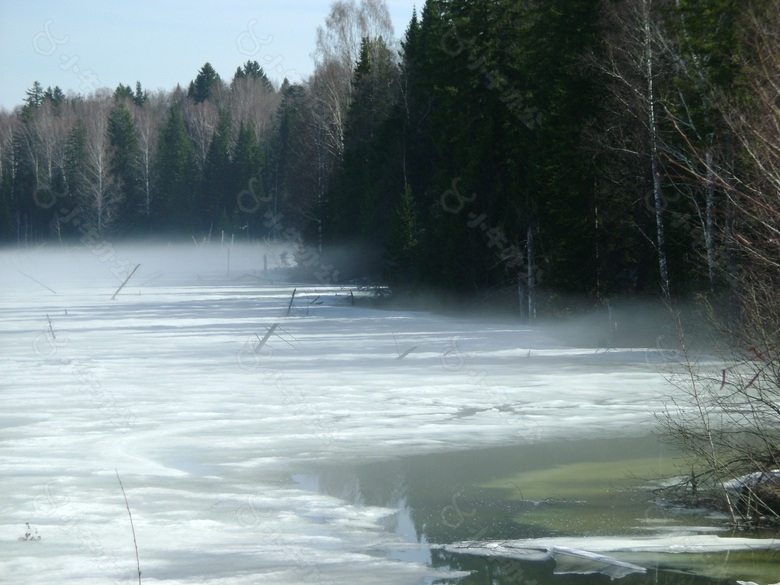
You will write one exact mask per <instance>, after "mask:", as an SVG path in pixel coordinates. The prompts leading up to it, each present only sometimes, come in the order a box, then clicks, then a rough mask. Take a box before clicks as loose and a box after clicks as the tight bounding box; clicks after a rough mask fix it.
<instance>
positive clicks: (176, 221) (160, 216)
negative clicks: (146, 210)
mask: <svg viewBox="0 0 780 585" xmlns="http://www.w3.org/2000/svg"><path fill="white" fill-rule="evenodd" d="M155 175H156V181H155V185H156V193H155V197H154V199H153V201H152V218H151V220H152V225H153V226H155V227H156V228H159V229H171V230H174V231H177V232H184V233H187V232H190V233H191V232H192V231H193V230H195V229H197V228H198V227H202V226H199V225H198V224H197V218H196V210H197V209H198V207H199V197H198V183H199V182H200V181H199V172H198V165H197V162H196V157H195V149H194V148H193V146H192V142H190V139H189V137H188V136H187V130H186V129H185V127H184V118H183V117H182V113H181V109H180V108H179V106H178V105H175V104H174V105H173V106H171V108H170V111H169V114H168V120H167V122H166V123H165V125H164V126H163V128H162V131H161V132H160V139H159V142H158V145H157V155H156V164H155Z"/></svg>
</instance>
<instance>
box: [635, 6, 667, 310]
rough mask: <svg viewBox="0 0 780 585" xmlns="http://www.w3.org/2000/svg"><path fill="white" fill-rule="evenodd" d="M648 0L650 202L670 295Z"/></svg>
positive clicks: (663, 276)
mask: <svg viewBox="0 0 780 585" xmlns="http://www.w3.org/2000/svg"><path fill="white" fill-rule="evenodd" d="M650 3H651V0H643V2H642V20H643V22H642V26H643V29H644V49H645V54H644V60H645V75H646V81H647V88H646V90H647V95H646V96H645V99H646V100H647V117H648V120H647V123H648V130H649V132H650V170H651V174H652V176H653V202H654V207H655V228H656V242H655V245H656V248H657V251H658V270H659V273H660V277H661V293H662V294H663V295H664V296H665V297H667V296H669V269H668V263H667V259H666V236H665V232H664V219H663V211H664V199H663V193H662V192H661V172H660V165H659V162H658V125H657V121H656V115H655V88H654V79H653V77H654V75H655V71H654V69H655V67H654V65H655V63H654V61H655V55H654V51H653V37H652V30H651V26H650V10H651V6H650Z"/></svg>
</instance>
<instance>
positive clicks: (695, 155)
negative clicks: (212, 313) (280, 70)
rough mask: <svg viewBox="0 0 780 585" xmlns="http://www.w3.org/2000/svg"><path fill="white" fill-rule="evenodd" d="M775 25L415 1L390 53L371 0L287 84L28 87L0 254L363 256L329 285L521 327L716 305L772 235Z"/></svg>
mask: <svg viewBox="0 0 780 585" xmlns="http://www.w3.org/2000/svg"><path fill="white" fill-rule="evenodd" d="M779 8H780V7H779V6H778V2H777V1H766V2H755V1H749V0H674V1H672V0H545V1H544V2H541V1H534V0H511V1H509V0H468V1H466V0H428V1H426V2H425V3H424V5H423V6H422V7H421V8H420V10H419V11H418V12H415V13H414V14H413V15H412V16H411V20H410V22H409V24H408V28H407V29H406V31H405V33H404V34H403V35H402V38H401V39H400V40H396V39H395V37H394V34H393V31H392V26H391V24H390V18H389V15H388V12H387V9H386V7H385V5H384V3H383V2H382V1H381V0H362V1H361V2H360V3H357V2H355V1H354V0H351V1H338V2H334V3H333V5H332V7H331V13H330V15H329V17H328V19H327V21H326V22H325V23H324V24H323V26H321V27H320V28H319V30H317V31H316V35H317V50H316V53H315V55H314V58H315V69H314V72H313V74H312V75H311V76H310V77H309V78H308V79H306V80H305V81H303V82H302V83H291V82H290V81H288V80H284V81H283V82H282V83H281V84H274V83H272V82H271V81H270V80H269V78H268V77H267V75H266V73H265V72H264V71H263V69H262V67H260V65H259V64H258V63H257V62H256V61H247V62H246V63H244V64H242V65H241V66H239V67H238V68H237V69H236V71H235V72H234V73H232V75H229V76H227V77H222V76H221V75H220V74H218V73H217V72H216V71H215V70H214V68H213V67H212V66H211V65H210V64H209V63H206V64H204V65H203V67H202V68H201V69H200V70H199V71H197V72H193V73H194V78H193V80H192V81H191V82H190V83H189V85H188V87H186V88H183V87H176V88H175V89H173V90H172V91H158V92H154V93H149V92H147V91H145V90H144V89H143V86H142V84H141V83H140V82H138V83H135V85H134V86H130V85H127V86H125V85H119V86H118V87H117V88H115V89H114V90H113V91H112V90H109V89H106V90H100V91H97V92H95V93H94V94H90V95H76V94H67V95H66V94H64V93H63V91H62V90H61V89H60V88H58V87H54V88H51V87H45V88H44V84H41V83H39V82H37V81H36V82H34V83H33V84H32V86H31V87H30V89H29V90H28V91H27V94H26V96H20V98H23V103H21V104H20V105H19V107H17V108H16V109H15V110H14V111H13V112H2V113H0V239H2V240H3V241H4V242H8V243H16V244H18V245H26V246H32V245H37V244H40V243H42V242H48V243H49V245H71V244H72V243H74V242H75V243H78V242H79V241H80V242H82V243H85V244H87V245H90V243H91V242H94V241H96V240H97V239H99V238H110V239H116V240H119V239H124V238H135V237H164V238H186V239H191V238H195V239H196V241H203V240H204V239H205V240H208V239H214V238H223V237H230V238H233V239H234V240H235V239H239V240H241V239H243V240H257V239H261V240H262V239H273V240H285V239H288V240H293V241H297V242H298V243H299V244H300V247H301V250H302V251H305V253H306V254H307V260H306V261H305V262H303V263H302V265H303V264H306V265H311V266H314V267H317V266H323V265H325V264H327V263H328V262H329V261H328V260H327V258H329V254H330V251H331V250H334V249H336V248H337V247H338V248H339V249H340V250H345V249H346V250H351V251H352V252H353V253H354V254H355V255H357V256H359V257H360V259H361V262H360V263H357V264H355V265H354V267H353V268H350V267H348V266H346V265H344V266H343V268H342V270H341V271H340V272H339V274H340V278H341V281H344V280H349V279H352V278H359V277H360V278H362V277H368V278H371V279H373V280H374V281H377V282H384V283H388V284H390V285H391V286H393V287H394V288H395V289H397V290H414V289H418V288H422V287H425V288H429V289H436V290H440V291H443V292H448V293H454V294H458V295H469V296H474V295H476V296H481V297H483V298H485V297H486V296H489V295H490V294H493V293H494V292H495V291H502V290H507V289H512V290H514V291H519V293H520V295H521V297H522V298H525V297H528V299H529V301H530V303H529V304H527V305H526V304H525V303H523V305H522V306H523V310H528V311H530V312H533V311H534V305H533V302H534V299H535V295H536V292H537V290H540V289H541V290H544V291H547V292H548V293H555V294H561V295H564V294H565V295H575V294H576V295H582V296H583V297H585V298H590V299H593V300H599V299H604V298H608V297H610V296H612V295H618V294H620V295H624V294H629V295H630V294H642V293H650V294H658V293H662V294H667V295H677V296H685V295H690V294H693V293H707V294H712V295H719V296H721V297H722V298H725V299H728V298H733V297H734V296H735V295H736V294H737V292H738V287H739V282H740V278H741V277H740V274H741V273H740V271H741V270H742V267H743V266H745V265H746V262H750V261H752V259H754V258H755V254H757V253H759V254H763V256H761V258H763V259H767V258H769V259H770V260H771V258H773V257H774V256H773V254H774V252H772V250H773V249H774V248H773V246H774V245H775V243H776V242H777V240H776V237H775V232H774V231H773V230H776V228H775V227H773V226H777V225H778V224H777V221H776V220H777V210H778V209H780V204H778V197H779V196H778V186H779V183H778V177H779V176H780V173H778V168H780V165H778V164H777V163H778V158H780V157H778V153H777V145H778V143H779V141H778V139H779V138H780V126H778V124H777V121H778V119H779V118H780V116H779V115H778V111H777V108H778V103H780V98H778V93H779V92H778V90H777V87H778V86H777V72H778V71H779V70H780V69H778V68H777V64H778V60H780V42H778V40H777V39H778V17H777V14H778V13H779V12H780V10H779ZM313 33H314V31H313ZM773 67H774V69H773ZM44 81H45V80H44ZM300 237H303V238H304V240H305V241H304V243H301V242H300ZM330 257H331V258H336V257H335V256H330ZM334 262H336V263H338V259H337V258H336V259H335V260H334ZM334 274H335V273H334ZM514 294H516V293H514Z"/></svg>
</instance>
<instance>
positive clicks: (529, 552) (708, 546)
mask: <svg viewBox="0 0 780 585" xmlns="http://www.w3.org/2000/svg"><path fill="white" fill-rule="evenodd" d="M441 548H443V549H444V550H446V551H447V552H449V553H453V554H467V555H475V556H482V557H495V558H504V559H512V560H516V561H549V560H553V561H555V564H556V566H555V573H559V574H563V573H579V574H593V573H601V574H603V575H608V576H609V577H611V578H612V579H619V578H621V577H625V576H626V575H630V574H632V573H644V572H646V569H645V568H644V567H642V566H639V565H636V564H634V563H631V562H628V561H627V560H624V559H630V560H635V561H637V562H642V560H643V559H645V560H646V559H647V553H651V554H653V555H656V556H657V555H665V554H669V555H675V554H679V553H689V554H702V553H719V552H727V551H740V550H770V549H773V550H778V549H780V539H773V538H738V537H721V536H718V535H716V534H686V533H683V534H680V533H674V534H666V535H658V536H596V537H561V538H535V539H526V540H502V541H463V542H456V543H454V544H447V545H442V546H441ZM612 555H620V556H621V557H622V558H620V559H618V558H615V557H614V556H612Z"/></svg>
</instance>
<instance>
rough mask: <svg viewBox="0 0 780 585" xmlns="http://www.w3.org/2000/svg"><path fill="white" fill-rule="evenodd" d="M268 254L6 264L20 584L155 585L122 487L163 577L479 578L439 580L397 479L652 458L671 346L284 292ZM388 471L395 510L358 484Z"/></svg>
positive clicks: (190, 250) (6, 532)
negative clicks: (579, 338) (572, 460)
mask: <svg viewBox="0 0 780 585" xmlns="http://www.w3.org/2000/svg"><path fill="white" fill-rule="evenodd" d="M262 256H263V252H262V251H261V250H260V249H259V248H255V247H249V246H247V247H243V248H242V247H238V246H236V247H234V248H233V249H232V254H231V256H230V258H229V260H228V258H227V251H226V249H223V248H219V247H218V246H215V247H212V248H211V249H205V248H196V247H195V246H190V247H182V248H176V247H167V248H160V249H151V248H143V249H142V248H133V249H129V248H128V250H127V251H124V252H122V251H117V253H116V255H115V256H114V257H109V258H106V257H99V256H98V255H96V254H92V253H91V252H90V251H88V250H72V251H54V252H51V251H45V250H39V251H25V252H11V251H5V252H0V282H2V292H1V293H0V294H1V295H2V296H1V297H0V301H1V302H0V316H1V317H2V319H0V344H1V349H2V354H1V356H0V363H1V364H2V371H3V377H2V382H0V384H2V386H1V388H0V392H2V409H0V433H1V434H0V441H1V444H2V450H0V469H1V470H2V476H0V482H1V485H0V542H1V543H2V546H0V581H3V582H8V583H22V582H34V583H80V584H84V583H86V584H90V583H105V582H107V580H109V579H112V580H114V581H116V582H127V583H130V582H132V581H133V579H135V580H136V581H137V576H136V574H135V573H136V568H135V565H136V561H135V552H134V548H133V538H132V533H131V529H130V522H129V519H128V514H127V509H126V507H125V501H124V498H123V495H122V491H121V489H120V486H119V483H118V481H117V472H118V474H119V475H120V477H121V480H122V483H123V485H124V489H125V491H126V494H127V498H128V501H129V505H130V509H131V511H132V516H133V522H134V526H135V532H136V536H137V541H138V548H139V553H140V558H141V569H142V572H143V575H142V576H143V579H144V581H145V582H165V583H168V584H177V583H209V584H223V583H224V584H227V583H256V582H260V581H262V582H264V583H269V584H271V583H279V584H286V583H290V584H292V583H320V584H322V585H329V584H331V583H365V584H372V583H377V584H378V583H383V584H388V583H389V584H393V583H397V584H416V583H431V582H435V581H437V580H440V579H446V578H456V577H462V576H464V575H466V574H467V573H468V571H470V570H471V569H470V568H463V567H460V568H459V567H453V566H451V565H447V564H443V563H437V562H432V560H431V556H432V554H433V556H437V555H440V554H441V552H440V551H439V550H438V549H435V548H434V550H433V552H432V551H431V547H430V546H429V544H430V543H429V542H428V540H427V538H426V535H425V534H420V526H419V523H417V524H416V523H415V521H414V519H413V517H412V514H411V513H410V510H413V507H411V506H407V504H408V496H409V494H407V492H406V491H405V490H406V487H407V484H408V482H405V481H402V480H401V479H403V478H404V477H406V476H405V475H404V474H403V473H402V471H399V470H402V468H400V467H398V466H399V465H402V464H401V463H399V462H401V461H409V460H410V459H409V458H420V457H434V458H435V457H436V456H437V455H439V454H441V455H442V456H445V455H447V454H453V453H461V454H462V453H464V452H473V453H474V454H475V455H474V456H475V457H479V456H480V455H479V454H480V453H482V454H484V453H488V452H491V453H495V452H496V451H492V450H491V449H504V448H516V449H518V450H520V451H522V450H523V449H533V448H537V449H538V448H539V446H540V445H546V444H553V443H555V444H561V443H560V442H561V441H564V440H576V441H584V440H593V441H597V440H608V441H620V440H626V441H628V440H641V437H644V436H646V435H648V434H649V433H651V432H652V431H653V429H654V424H655V420H654V417H653V413H654V412H656V411H660V410H661V408H662V405H663V398H664V395H665V394H667V393H668V392H669V389H668V387H667V386H666V383H665V381H664V379H663V377H662V376H661V375H660V374H659V373H658V372H657V368H656V365H658V364H660V363H661V361H662V360H663V355H661V354H659V352H657V351H656V350H654V349H612V350H609V351H605V350H596V349H594V348H589V347H572V346H569V345H566V343H565V340H561V339H559V338H557V337H555V336H553V335H551V334H549V333H546V332H545V331H544V330H542V329H540V328H534V327H529V326H526V325H522V324H520V323H519V322H516V321H512V320H509V319H504V320H498V319H494V320H489V319H476V318H467V317H463V318H454V317H445V316H441V315H434V314H429V313H419V312H400V311H393V312H389V311H382V310H377V309H372V308H367V307H366V306H353V305H352V302H351V295H350V289H348V288H342V287H339V286H329V287H325V286H318V287H315V286H310V285H307V286H303V285H297V286H296V285H292V284H284V283H273V282H271V281H269V280H268V279H266V278H265V275H264V273H263V270H262V267H263V257H262ZM272 260H273V258H272ZM228 262H229V265H228ZM137 264H140V268H139V269H138V271H137V272H136V273H135V274H134V275H133V277H132V278H131V279H130V281H129V282H128V284H127V286H126V287H125V288H124V289H123V290H122V291H121V292H120V294H119V295H117V297H116V299H115V300H111V297H112V295H113V294H114V292H115V291H116V289H117V288H118V286H119V285H120V284H121V282H122V280H124V276H126V275H127V274H128V273H129V270H131V269H132V267H133V266H135V265H137ZM271 267H273V262H271ZM270 274H271V275H273V274H274V273H273V271H272V272H271V273H270ZM294 288H297V291H296V294H295V298H294V301H293V303H292V306H290V299H291V296H292V293H293V289H294ZM288 307H289V314H288ZM530 452H531V451H529V453H530ZM540 453H541V452H540ZM463 457H464V459H462V460H463V461H467V460H468V457H466V456H465V455H464V456H463ZM431 461H433V459H432V460H431ZM458 465H459V464H453V466H454V467H457V466H458ZM372 466H373V467H372ZM377 466H378V467H377ZM394 466H395V467H394ZM368 468H371V469H374V470H375V471H376V470H377V469H383V468H384V469H387V470H391V471H392V470H396V471H398V472H397V473H395V472H394V473H389V472H388V473H387V475H386V477H385V479H380V480H377V482H378V483H377V485H379V486H382V485H385V484H387V488H386V489H387V494H385V496H386V497H377V498H367V497H365V496H364V495H363V496H361V495H360V493H361V492H360V489H358V488H357V487H354V484H355V481H357V480H355V478H356V477H360V473H364V472H360V473H358V472H357V471H356V472H354V473H352V472H350V473H347V472H345V471H343V470H345V469H363V470H365V469H368ZM328 469H330V470H331V471H330V472H329V473H330V475H328V472H325V471H323V470H328ZM333 470H341V471H338V472H336V471H333ZM515 471H516V469H515V468H511V469H510V467H509V466H508V467H507V475H509V474H511V473H514V472H515ZM420 473H422V472H420V471H418V475H419V474H420ZM423 475H424V474H423ZM376 476H377V474H376V473H374V474H373V475H372V477H376ZM401 476H402V477H401ZM328 477H330V484H329V485H330V486H331V488H330V489H328V487H327V486H326V485H323V484H324V483H327V481H326V479H327V478H328ZM378 477H380V478H382V475H381V473H380V474H379V476H378ZM399 477H401V479H399ZM436 477H437V476H434V479H433V480H432V481H434V482H435V481H436ZM392 478H396V480H393V479H392ZM365 481H366V480H364V481H363V484H365ZM442 481H445V479H444V477H442ZM446 481H452V480H451V479H449V480H446ZM358 483H359V482H358ZM334 485H335V486H336V487H333V486H334ZM345 486H346V487H345ZM349 486H353V487H352V488H350V487H349ZM448 487H449V488H452V486H448ZM521 487H522V486H521ZM377 489H378V488H377ZM431 490H432V492H435V491H436V490H441V486H439V487H437V488H435V489H434V488H431ZM375 491H376V490H375ZM442 493H443V492H442ZM452 493H454V492H453V491H452V489H450V492H448V493H447V495H446V497H445V505H444V506H442V507H441V508H440V512H441V513H440V516H441V518H448V517H449V516H447V515H448V514H451V513H457V511H456V509H455V508H456V507H457V506H456V502H455V501H454V500H451V496H452ZM448 498H449V499H448ZM436 502H438V501H436ZM436 502H435V505H434V507H433V508H431V509H439V508H436V507H435V506H439V504H438V503H436ZM446 506H452V509H450V508H447V507H446ZM469 510H470V509H469ZM515 512H517V510H514V511H513V513H515ZM27 524H29V526H30V528H29V531H28V528H27ZM445 524H446V522H445ZM28 532H29V533H30V535H31V537H30V538H28V539H24V535H25V534H27V533H28ZM466 536H468V535H464V534H462V533H456V532H453V534H452V542H456V541H457V540H464V539H465V537H466ZM540 536H542V535H541V534H540ZM20 537H22V540H20ZM38 537H40V538H39V539H38ZM489 537H490V536H485V538H489ZM495 537H496V538H499V537H502V536H501V535H500V534H499V535H497V536H495ZM442 538H444V537H442ZM691 538H693V537H691ZM688 542H695V541H694V540H692V539H689V541H688ZM440 544H446V543H440ZM580 544H581V543H580ZM659 550H662V549H659ZM602 552H604V554H608V553H609V546H606V550H604V546H602ZM506 582H511V581H506ZM670 582H671V581H670ZM686 582H690V581H686Z"/></svg>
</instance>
